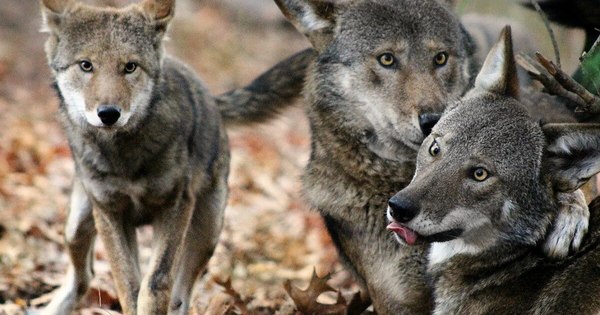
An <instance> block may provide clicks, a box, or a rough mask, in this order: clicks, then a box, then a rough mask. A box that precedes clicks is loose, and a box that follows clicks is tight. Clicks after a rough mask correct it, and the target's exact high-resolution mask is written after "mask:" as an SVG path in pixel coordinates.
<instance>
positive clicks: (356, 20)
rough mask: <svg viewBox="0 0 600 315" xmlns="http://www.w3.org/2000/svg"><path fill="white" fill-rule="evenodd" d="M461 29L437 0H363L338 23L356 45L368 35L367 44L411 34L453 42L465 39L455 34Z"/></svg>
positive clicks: (404, 37)
mask: <svg viewBox="0 0 600 315" xmlns="http://www.w3.org/2000/svg"><path fill="white" fill-rule="evenodd" d="M417 8H418V9H417ZM415 12H418V13H419V14H415ZM423 12H426V13H423ZM373 21H377V22H378V23H373ZM460 30H461V25H460V24H459V22H458V20H457V19H456V18H454V17H453V15H452V13H451V12H450V10H448V8H446V7H445V6H444V5H442V4H440V3H438V2H437V1H435V0H374V1H360V2H358V3H357V4H356V5H354V6H352V7H351V8H349V9H348V10H345V11H344V12H343V13H342V15H341V16H340V25H339V31H340V35H342V36H347V37H348V39H350V40H355V42H352V41H350V42H352V43H353V44H354V43H356V42H358V43H361V42H364V41H365V38H367V39H368V42H365V43H364V44H370V43H373V44H375V45H377V42H378V41H389V40H392V39H406V40H408V39H412V37H415V39H418V41H417V42H420V41H421V40H423V39H433V40H435V41H438V42H439V43H447V44H448V45H450V44H451V43H455V42H461V41H462V38H457V36H456V34H457V33H458V34H460ZM457 31H458V32H457ZM344 42H347V41H344ZM459 48H460V49H462V48H463V47H462V46H459Z"/></svg>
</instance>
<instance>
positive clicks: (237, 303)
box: [213, 278, 252, 315]
mask: <svg viewBox="0 0 600 315" xmlns="http://www.w3.org/2000/svg"><path fill="white" fill-rule="evenodd" d="M213 281H214V282H215V283H216V284H218V285H220V286H222V287H223V288H224V289H225V293H226V294H227V295H229V296H230V297H231V298H232V299H233V305H232V306H234V307H235V308H237V309H238V310H239V311H240V312H241V313H242V315H250V314H252V313H251V312H250V311H248V303H249V302H250V299H244V298H242V296H241V295H240V294H239V293H238V292H237V291H236V290H235V289H234V288H233V286H232V285H231V278H227V280H226V281H222V280H220V279H217V278H213ZM225 314H229V312H226V313H225Z"/></svg>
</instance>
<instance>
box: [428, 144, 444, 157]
mask: <svg viewBox="0 0 600 315" xmlns="http://www.w3.org/2000/svg"><path fill="white" fill-rule="evenodd" d="M440 151H442V149H440V145H439V144H438V143H437V141H435V140H434V141H433V143H432V144H431V146H430V147H429V154H431V156H437V155H438V154H440Z"/></svg>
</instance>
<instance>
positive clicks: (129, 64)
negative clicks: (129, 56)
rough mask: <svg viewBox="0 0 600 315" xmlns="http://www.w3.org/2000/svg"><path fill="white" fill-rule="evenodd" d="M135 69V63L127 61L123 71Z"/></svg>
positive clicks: (133, 70)
mask: <svg viewBox="0 0 600 315" xmlns="http://www.w3.org/2000/svg"><path fill="white" fill-rule="evenodd" d="M136 69H137V64H136V63H135V62H128V63H126V64H125V73H133V72H135V70H136Z"/></svg>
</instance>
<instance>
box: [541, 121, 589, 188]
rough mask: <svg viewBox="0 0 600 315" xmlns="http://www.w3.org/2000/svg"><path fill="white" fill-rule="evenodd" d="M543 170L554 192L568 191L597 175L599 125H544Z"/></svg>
mask: <svg viewBox="0 0 600 315" xmlns="http://www.w3.org/2000/svg"><path fill="white" fill-rule="evenodd" d="M542 130H543V131H544V135H545V137H546V152H545V154H544V166H543V170H544V171H545V172H546V173H545V174H547V175H550V176H551V180H552V184H553V186H554V188H555V189H556V190H557V191H561V192H571V191H574V190H576V189H578V188H579V187H580V186H581V185H583V184H585V183H586V182H587V181H588V180H589V179H590V177H592V176H594V175H595V174H596V173H598V172H600V124H547V125H545V126H543V127H542Z"/></svg>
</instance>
